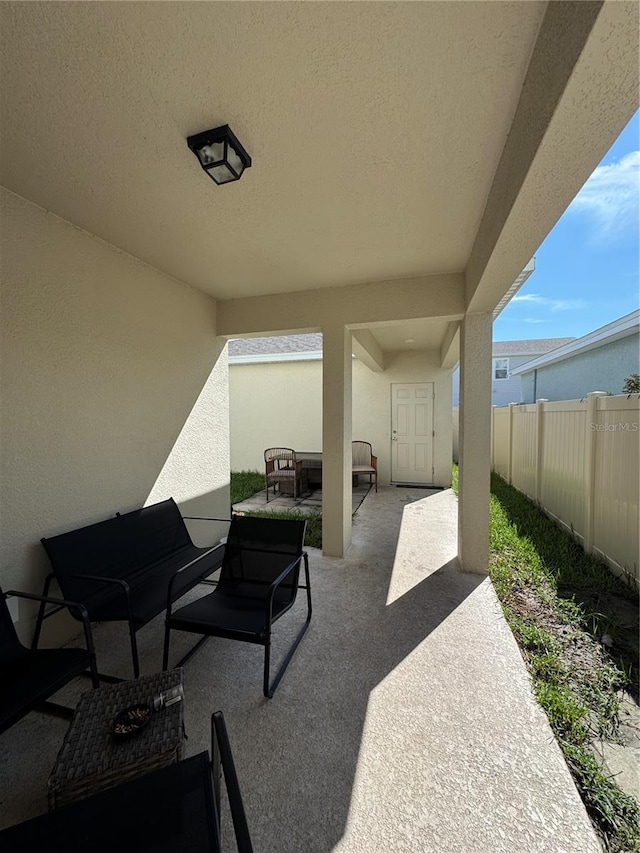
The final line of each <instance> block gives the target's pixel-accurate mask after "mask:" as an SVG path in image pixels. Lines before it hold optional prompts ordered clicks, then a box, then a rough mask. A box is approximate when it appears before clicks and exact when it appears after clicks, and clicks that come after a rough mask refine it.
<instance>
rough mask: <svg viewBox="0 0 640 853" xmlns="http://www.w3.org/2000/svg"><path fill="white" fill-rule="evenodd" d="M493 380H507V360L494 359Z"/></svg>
mask: <svg viewBox="0 0 640 853" xmlns="http://www.w3.org/2000/svg"><path fill="white" fill-rule="evenodd" d="M493 378H494V379H508V378H509V359H508V358H496V359H494V362H493Z"/></svg>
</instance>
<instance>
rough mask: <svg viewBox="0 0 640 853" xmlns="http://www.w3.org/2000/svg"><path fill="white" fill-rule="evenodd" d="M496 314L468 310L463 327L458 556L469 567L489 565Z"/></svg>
mask: <svg viewBox="0 0 640 853" xmlns="http://www.w3.org/2000/svg"><path fill="white" fill-rule="evenodd" d="M492 322H493V315H492V314H467V315H466V316H465V318H464V320H463V321H462V324H461V327H460V330H461V334H460V427H459V441H460V449H459V459H460V472H459V473H460V476H459V488H458V557H459V560H460V564H461V565H462V568H463V569H464V570H465V571H468V572H478V573H480V574H486V573H487V571H488V567H489V496H490V488H491V374H492V363H493V362H492V353H491V326H492Z"/></svg>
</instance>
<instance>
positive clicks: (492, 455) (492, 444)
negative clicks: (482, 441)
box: [491, 406, 496, 473]
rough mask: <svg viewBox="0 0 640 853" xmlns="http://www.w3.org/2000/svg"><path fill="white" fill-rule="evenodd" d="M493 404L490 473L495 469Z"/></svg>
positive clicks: (493, 407) (493, 413) (493, 408)
mask: <svg viewBox="0 0 640 853" xmlns="http://www.w3.org/2000/svg"><path fill="white" fill-rule="evenodd" d="M494 410H495V406H491V473H493V472H494V471H495V470H496V466H495V464H494V462H495V454H494V447H495V444H496V419H495V411H494Z"/></svg>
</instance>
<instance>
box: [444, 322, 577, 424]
mask: <svg viewBox="0 0 640 853" xmlns="http://www.w3.org/2000/svg"><path fill="white" fill-rule="evenodd" d="M574 340H575V338H540V339H538V340H535V339H534V340H528V341H494V342H493V348H492V356H493V360H492V362H491V404H492V405H493V406H507V405H509V403H519V402H520V379H519V377H518V376H516V375H514V374H513V371H514V370H515V369H516V368H517V367H519V366H520V365H521V364H525V363H526V362H528V361H531V359H532V358H534V357H535V356H538V355H544V354H545V353H548V352H549V351H550V350H554V349H557V348H558V347H561V346H564V345H565V344H568V343H570V342H571V341H574ZM459 385H460V368H459V367H456V369H455V370H454V372H453V406H454V408H457V407H458V406H459V405H460V394H459Z"/></svg>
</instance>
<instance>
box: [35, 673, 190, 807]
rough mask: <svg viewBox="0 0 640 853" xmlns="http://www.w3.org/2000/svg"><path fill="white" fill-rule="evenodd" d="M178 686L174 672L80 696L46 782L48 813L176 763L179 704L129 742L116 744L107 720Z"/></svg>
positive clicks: (180, 739)
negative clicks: (49, 810)
mask: <svg viewBox="0 0 640 853" xmlns="http://www.w3.org/2000/svg"><path fill="white" fill-rule="evenodd" d="M181 684H182V670H181V669H174V670H171V671H170V672H162V673H157V674H155V675H148V676H143V677H142V678H138V679H136V680H135V681H123V682H120V683H119V684H114V685H109V686H108V687H101V688H99V689H98V690H90V691H89V692H87V693H85V694H84V695H83V696H82V697H81V699H80V701H79V702H78V706H77V708H76V711H75V714H74V715H73V719H72V721H71V724H70V725H69V729H68V730H67V734H66V735H65V738H64V741H63V743H62V746H61V748H60V752H59V753H58V757H57V759H56V762H55V765H54V767H53V770H52V772H51V776H50V777H49V782H48V784H47V794H48V800H49V808H50V809H52V810H53V809H57V808H60V807H61V806H64V805H67V804H69V803H72V802H74V801H76V800H79V799H81V798H83V797H88V796H89V795H91V794H95V793H98V792H99V791H103V790H105V789H106V788H111V787H113V786H115V785H119V784H121V783H122V782H126V781H128V780H130V779H133V778H135V777H136V776H141V775H142V774H144V773H148V772H150V771H151V770H156V769H158V768H160V767H165V766H166V765H168V764H173V763H175V762H178V761H181V759H182V757H183V754H184V722H183V719H184V713H183V705H184V702H177V703H176V704H174V705H170V706H169V707H168V708H162V709H161V710H160V711H157V712H155V713H152V714H151V719H150V721H149V723H148V724H147V725H146V727H145V728H144V729H143V730H142V731H141V732H139V733H138V734H137V735H135V736H134V737H132V738H129V739H126V740H116V739H115V738H114V737H113V735H112V726H113V720H114V718H115V716H116V715H117V714H118V713H119V712H120V711H122V710H124V709H125V708H127V707H129V706H131V705H136V704H140V703H147V704H149V705H150V706H151V707H152V708H153V698H154V696H157V695H158V694H159V693H161V692H163V691H165V690H169V689H170V688H173V687H177V686H179V685H181Z"/></svg>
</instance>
